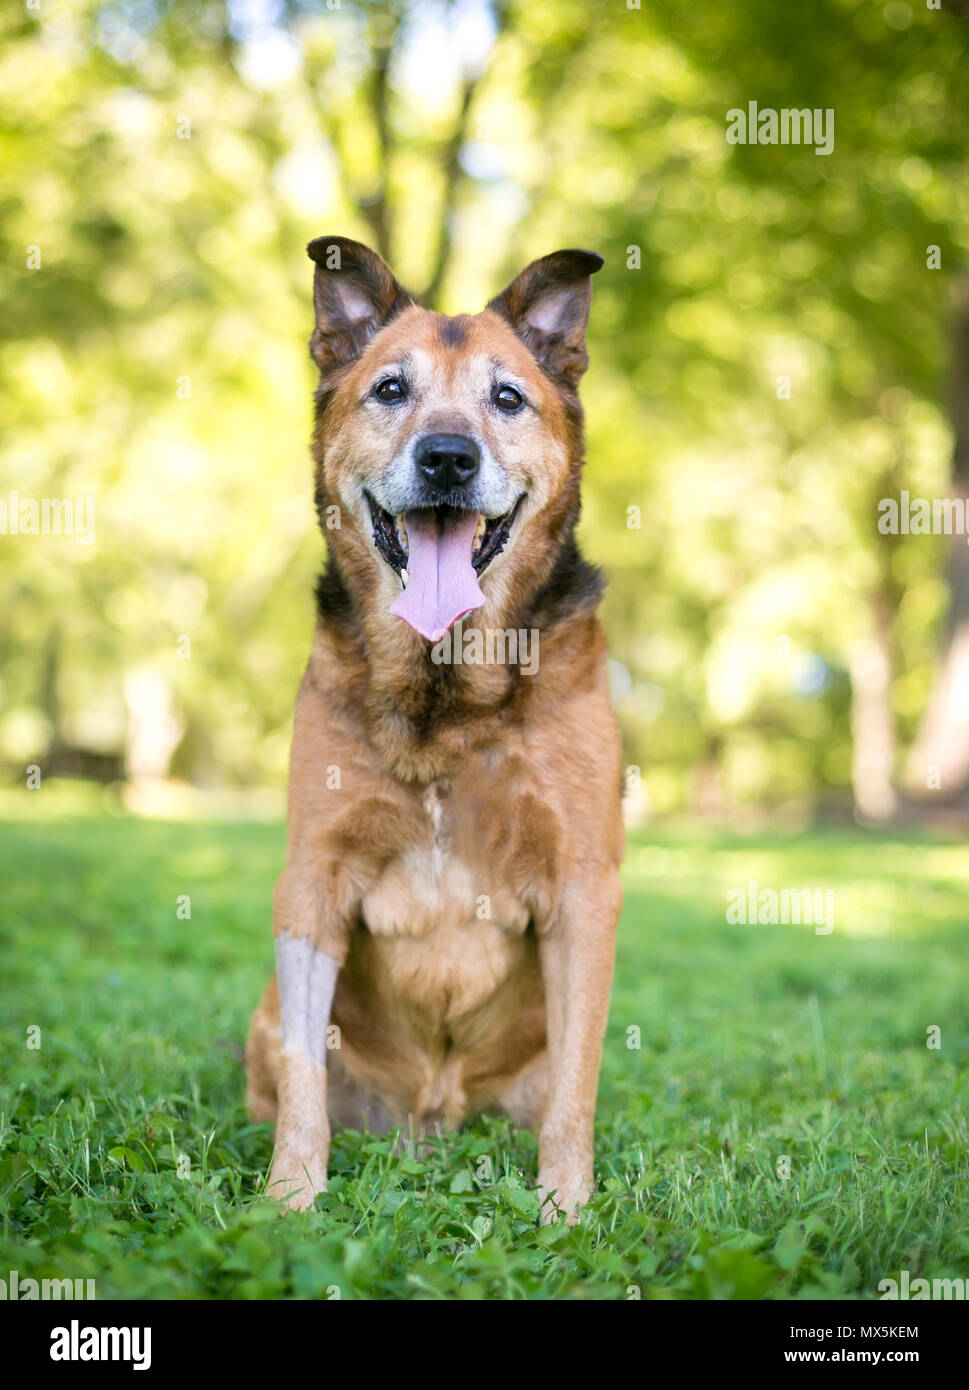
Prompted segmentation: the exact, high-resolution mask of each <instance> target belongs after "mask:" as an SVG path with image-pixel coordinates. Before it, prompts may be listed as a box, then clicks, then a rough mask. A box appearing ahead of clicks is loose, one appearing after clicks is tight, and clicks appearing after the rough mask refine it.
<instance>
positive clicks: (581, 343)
mask: <svg viewBox="0 0 969 1390" xmlns="http://www.w3.org/2000/svg"><path fill="white" fill-rule="evenodd" d="M602 264H603V262H602V257H601V256H597V255H596V254H595V252H594V251H553V252H552V254H551V255H550V256H543V257H542V259H541V260H540V261H532V263H531V265H529V266H526V267H525V269H524V270H523V271H522V273H521V274H520V275H518V276H516V277H515V279H514V280H512V282H511V284H510V285H509V286H508V288H507V289H505V290H502V292H501V294H499V295H498V296H497V298H496V299H493V300H492V301H491V303H490V304H489V305H488V308H489V309H493V310H494V311H495V313H496V314H501V316H502V318H505V319H507V320H508V322H509V323H510V324H511V326H512V328H513V329H514V330H515V332H516V333H517V334H518V336H519V338H521V340H522V342H523V343H524V344H525V346H526V347H527V348H528V349H529V351H530V352H531V354H532V356H533V357H534V358H535V359H536V360H537V361H538V362H539V363H540V364H541V366H543V367H544V368H545V370H546V371H547V372H549V374H550V375H552V376H556V377H561V378H562V379H563V380H564V381H566V382H567V383H568V384H569V385H570V386H575V385H576V383H577V382H578V380H579V377H580V376H581V375H582V373H583V372H584V371H585V369H586V367H587V366H588V365H589V355H588V353H587V352H586V350H585V326H586V323H587V322H588V318H589V302H590V300H591V298H592V282H591V280H590V278H589V277H590V276H591V275H594V274H595V273H596V271H597V270H600V269H601V267H602Z"/></svg>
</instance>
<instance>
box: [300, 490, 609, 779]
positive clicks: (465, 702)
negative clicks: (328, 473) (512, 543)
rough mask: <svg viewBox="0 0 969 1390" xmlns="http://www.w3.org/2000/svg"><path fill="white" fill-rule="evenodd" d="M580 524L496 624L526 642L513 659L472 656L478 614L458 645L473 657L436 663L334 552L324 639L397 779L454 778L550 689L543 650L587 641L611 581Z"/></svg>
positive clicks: (477, 644)
mask: <svg viewBox="0 0 969 1390" xmlns="http://www.w3.org/2000/svg"><path fill="white" fill-rule="evenodd" d="M574 521H575V517H574V515H570V516H569V517H568V518H567V520H566V523H565V526H564V528H563V536H562V539H561V541H560V544H559V546H558V547H557V549H556V550H555V551H554V553H553V555H552V556H551V557H550V563H549V565H548V566H547V569H546V573H545V576H544V578H542V577H540V578H539V583H538V585H537V587H536V588H535V590H534V591H533V592H532V593H530V594H527V595H525V596H523V597H522V598H521V599H520V600H519V601H518V603H517V604H516V605H515V609H514V611H511V610H509V611H507V612H505V613H503V614H502V615H501V616H500V617H499V618H498V619H497V622H498V623H499V624H500V628H501V630H502V631H503V632H513V633H514V634H515V636H516V638H519V637H520V639H521V641H522V642H524V643H526V652H527V655H526V656H525V658H524V659H523V653H522V650H521V648H519V650H518V651H517V654H516V655H517V659H516V660H514V661H507V660H503V661H497V662H496V661H493V660H488V659H487V657H486V659H485V660H483V661H482V660H480V659H474V654H475V653H476V652H477V651H480V650H482V649H483V648H482V644H484V643H485V639H486V632H485V630H484V628H483V627H482V626H479V625H478V623H476V622H475V620H474V615H471V618H470V619H466V620H465V622H464V623H463V624H462V625H461V626H460V631H459V633H458V636H457V638H454V639H453V640H454V645H455V646H456V645H457V641H458V640H460V641H461V642H462V644H463V651H470V652H471V653H472V659H471V660H467V659H461V660H455V659H454V656H455V655H457V653H456V651H455V650H454V647H452V648H451V650H450V651H449V652H448V653H447V659H445V660H435V658H434V650H435V649H434V648H432V646H431V644H430V643H428V642H426V641H425V640H424V639H423V638H421V637H420V636H419V635H418V634H416V633H414V632H412V631H411V630H410V629H408V628H407V627H406V625H405V624H403V623H401V621H400V620H399V619H397V618H394V617H391V616H390V615H389V614H383V613H379V612H375V611H374V609H373V605H368V604H366V603H365V602H363V601H361V599H360V598H359V597H357V596H355V595H354V593H353V588H352V585H351V584H350V583H349V582H348V580H347V577H346V576H345V575H344V573H343V571H342V570H341V568H340V565H339V561H338V559H337V556H336V555H335V553H334V551H333V550H332V549H331V551H330V556H329V559H328V563H327V567H326V569H325V571H324V573H323V575H322V576H321V578H320V581H319V583H318V585H317V602H318V607H319V625H320V629H321V637H322V639H323V640H324V641H325V642H326V643H327V644H328V645H329V646H330V647H331V648H332V650H333V652H334V654H335V655H336V657H337V661H338V665H339V670H340V671H341V679H343V680H344V681H345V683H346V689H347V691H348V701H347V703H350V702H351V698H352V697H350V695H349V692H354V694H355V698H353V701H352V702H353V703H354V704H355V706H356V707H357V709H358V710H359V712H360V715H361V717H362V720H363V722H364V725H365V731H366V734H367V737H368V739H369V740H370V742H371V743H372V744H373V745H374V747H375V748H376V749H377V750H378V751H379V752H380V754H381V755H382V756H383V757H384V758H385V759H386V760H387V762H388V763H389V764H390V766H391V768H392V769H393V771H394V773H395V775H396V776H398V777H401V778H402V779H403V780H405V781H418V782H426V781H430V780H433V779H434V778H435V777H440V776H446V775H448V773H449V772H450V771H452V770H453V769H454V767H456V766H457V765H459V764H460V762H461V760H462V758H466V757H467V755H468V753H469V751H470V750H471V749H472V748H473V747H474V746H476V745H477V744H478V743H486V742H487V741H488V739H489V738H490V737H491V736H492V735H493V732H494V729H495V727H496V725H495V721H499V722H504V721H506V720H507V721H514V720H516V719H517V718H519V717H521V715H522V712H523V710H524V709H525V708H526V707H527V705H528V703H529V701H530V700H531V699H532V698H533V697H534V695H535V694H536V692H537V690H538V688H539V685H540V683H542V682H541V670H540V663H541V652H542V647H543V644H544V646H545V648H546V650H547V649H548V646H549V644H550V643H551V642H553V641H554V642H555V643H556V645H557V646H558V647H566V648H568V647H571V646H579V645H582V644H585V643H586V641H587V636H586V634H587V631H588V627H589V621H590V619H591V618H592V615H593V614H594V612H595V609H596V607H597V606H598V603H599V600H600V598H601V596H602V588H603V580H602V575H601V573H600V571H599V570H597V569H596V568H595V567H594V566H592V565H590V564H589V563H588V562H587V561H586V560H585V559H584V558H583V556H582V555H581V553H580V551H579V548H578V545H577V544H576V541H575V536H574V533H573V532H574ZM492 631H493V629H492ZM484 649H485V650H492V649H493V644H492V649H488V648H487V647H486V645H485V647H484ZM505 654H507V653H505ZM438 656H439V657H440V650H439V649H438Z"/></svg>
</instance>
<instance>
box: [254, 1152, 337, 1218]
mask: <svg viewBox="0 0 969 1390" xmlns="http://www.w3.org/2000/svg"><path fill="white" fill-rule="evenodd" d="M325 1191H326V1164H325V1163H324V1162H321V1160H320V1159H319V1158H318V1157H316V1156H315V1155H313V1156H309V1157H307V1156H298V1155H296V1154H291V1153H286V1152H283V1153H279V1154H276V1156H275V1157H274V1158H273V1165H272V1168H271V1169H270V1171H269V1182H268V1183H267V1184H266V1193H267V1195H268V1196H270V1197H275V1198H276V1200H277V1201H278V1202H281V1203H282V1205H283V1206H284V1207H285V1208H286V1209H287V1210H289V1211H308V1210H309V1209H310V1207H311V1206H312V1205H313V1203H314V1201H315V1200H316V1195H317V1193H318V1192H325Z"/></svg>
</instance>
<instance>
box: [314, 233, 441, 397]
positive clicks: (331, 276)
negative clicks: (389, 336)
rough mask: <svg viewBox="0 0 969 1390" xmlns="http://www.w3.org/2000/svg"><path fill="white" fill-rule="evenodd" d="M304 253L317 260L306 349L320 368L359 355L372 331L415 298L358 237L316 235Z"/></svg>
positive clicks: (325, 369)
mask: <svg viewBox="0 0 969 1390" xmlns="http://www.w3.org/2000/svg"><path fill="white" fill-rule="evenodd" d="M306 251H307V255H308V256H309V257H310V260H312V261H315V262H316V270H315V271H314V274H313V306H314V308H315V310H316V327H315V329H314V330H313V336H312V337H311V338H310V353H311V354H312V357H313V361H314V362H315V363H316V365H317V366H318V367H319V369H320V371H321V372H325V371H329V370H331V369H332V368H334V367H340V366H344V365H346V364H347V363H349V362H352V361H353V360H354V358H356V357H359V356H360V354H361V352H363V350H364V348H365V347H366V346H367V343H368V342H369V341H370V339H371V338H372V337H373V335H374V334H375V333H376V332H377V330H378V329H380V328H383V326H384V324H385V323H388V322H389V321H390V319H392V318H393V317H394V315H395V314H399V313H400V311H401V310H402V309H406V308H407V306H408V304H413V302H414V301H413V300H412V299H411V297H410V295H409V294H408V293H407V291H406V290H404V289H402V288H401V286H400V285H399V284H398V283H397V281H396V280H395V279H394V277H393V275H392V274H391V272H390V271H389V270H388V268H387V266H385V265H384V263H383V261H382V260H381V259H380V257H379V256H378V255H377V253H376V252H375V251H371V250H370V248H369V247H368V246H364V245H362V244H361V242H359V241H349V240H348V239H347V238H346V237H342V236H320V237H317V238H316V240H315V241H311V242H310V244H309V246H307V248H306Z"/></svg>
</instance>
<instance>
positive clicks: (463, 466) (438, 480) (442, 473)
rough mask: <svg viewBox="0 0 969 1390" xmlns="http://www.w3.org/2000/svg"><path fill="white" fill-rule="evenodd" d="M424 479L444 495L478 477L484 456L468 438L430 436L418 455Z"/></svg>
mask: <svg viewBox="0 0 969 1390" xmlns="http://www.w3.org/2000/svg"><path fill="white" fill-rule="evenodd" d="M414 456H415V458H416V460H417V467H418V469H419V470H420V472H421V473H423V475H424V477H425V478H427V479H428V481H429V482H432V483H433V484H434V486H435V487H438V488H440V489H441V490H442V491H444V492H448V491H450V490H451V489H452V488H456V487H462V486H463V485H464V484H465V483H466V482H468V481H469V480H470V479H471V478H473V477H474V475H475V473H477V471H478V465H479V463H480V462H481V452H480V450H479V449H478V446H477V444H475V442H474V440H473V439H469V438H468V436H467V435H466V434H426V435H425V436H424V438H423V439H422V440H421V441H420V442H419V443H418V445H417V448H416V450H415V454H414Z"/></svg>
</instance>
